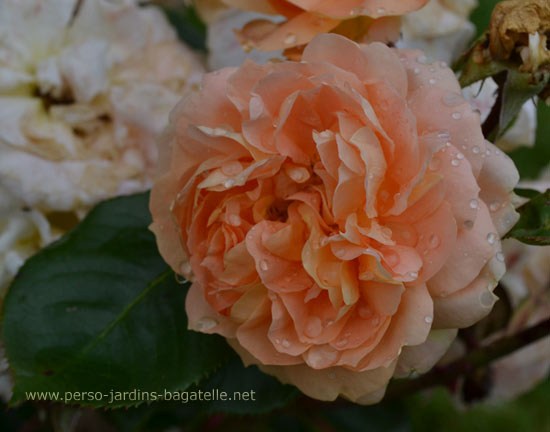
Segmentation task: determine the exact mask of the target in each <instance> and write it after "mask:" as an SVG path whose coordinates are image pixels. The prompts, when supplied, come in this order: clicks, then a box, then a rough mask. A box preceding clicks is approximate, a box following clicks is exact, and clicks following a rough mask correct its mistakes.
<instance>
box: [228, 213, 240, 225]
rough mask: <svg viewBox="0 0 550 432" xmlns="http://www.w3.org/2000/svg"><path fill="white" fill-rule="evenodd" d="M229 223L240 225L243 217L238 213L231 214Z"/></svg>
mask: <svg viewBox="0 0 550 432" xmlns="http://www.w3.org/2000/svg"><path fill="white" fill-rule="evenodd" d="M229 224H230V225H233V226H239V225H240V224H241V217H240V216H239V215H236V214H233V215H230V216H229Z"/></svg>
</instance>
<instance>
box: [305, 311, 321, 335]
mask: <svg viewBox="0 0 550 432" xmlns="http://www.w3.org/2000/svg"><path fill="white" fill-rule="evenodd" d="M322 331H323V324H322V323H321V319H320V318H319V317H316V316H314V317H311V318H310V319H309V320H308V322H307V324H306V328H305V333H306V335H307V336H308V337H310V338H314V337H317V336H319V335H320V334H321V332H322Z"/></svg>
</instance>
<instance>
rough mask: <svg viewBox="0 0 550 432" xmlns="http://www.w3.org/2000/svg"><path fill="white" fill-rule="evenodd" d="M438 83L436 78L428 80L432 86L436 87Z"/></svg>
mask: <svg viewBox="0 0 550 432" xmlns="http://www.w3.org/2000/svg"><path fill="white" fill-rule="evenodd" d="M436 82H437V80H436V79H435V78H430V79H429V80H428V84H430V85H434V84H435V83H436Z"/></svg>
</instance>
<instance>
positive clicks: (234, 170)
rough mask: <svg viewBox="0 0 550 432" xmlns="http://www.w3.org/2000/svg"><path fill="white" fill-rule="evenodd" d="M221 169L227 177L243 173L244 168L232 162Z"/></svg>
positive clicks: (238, 163)
mask: <svg viewBox="0 0 550 432" xmlns="http://www.w3.org/2000/svg"><path fill="white" fill-rule="evenodd" d="M221 169H222V173H224V174H225V175H226V176H235V175H237V174H239V173H240V172H241V171H242V169H243V167H242V165H241V163H240V162H238V161H231V162H226V163H224V164H223V165H222V168H221Z"/></svg>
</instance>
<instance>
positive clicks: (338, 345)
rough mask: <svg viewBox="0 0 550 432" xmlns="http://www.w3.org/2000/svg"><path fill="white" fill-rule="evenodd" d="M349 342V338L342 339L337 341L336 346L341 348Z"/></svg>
mask: <svg viewBox="0 0 550 432" xmlns="http://www.w3.org/2000/svg"><path fill="white" fill-rule="evenodd" d="M347 344H348V340H347V339H340V340H339V341H338V342H336V346H337V347H339V348H341V347H343V346H344V345H347Z"/></svg>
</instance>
